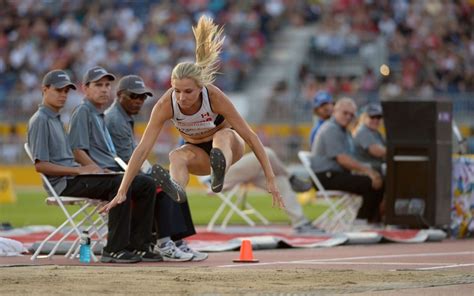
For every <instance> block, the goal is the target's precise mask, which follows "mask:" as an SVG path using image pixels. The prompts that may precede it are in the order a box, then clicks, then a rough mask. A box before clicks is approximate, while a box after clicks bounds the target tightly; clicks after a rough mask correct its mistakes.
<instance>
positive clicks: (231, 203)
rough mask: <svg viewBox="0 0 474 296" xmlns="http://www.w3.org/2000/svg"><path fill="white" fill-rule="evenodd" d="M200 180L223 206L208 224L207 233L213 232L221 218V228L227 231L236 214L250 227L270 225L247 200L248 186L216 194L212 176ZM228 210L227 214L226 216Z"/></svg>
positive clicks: (241, 185) (220, 206) (237, 186)
mask: <svg viewBox="0 0 474 296" xmlns="http://www.w3.org/2000/svg"><path fill="white" fill-rule="evenodd" d="M198 179H199V181H200V182H201V183H202V184H203V185H204V186H206V188H207V189H208V194H213V195H216V196H217V197H218V198H219V199H220V200H221V204H220V205H219V207H218V208H217V210H216V211H215V212H214V215H212V218H211V220H210V221H209V223H208V224H207V231H212V230H213V229H214V226H215V224H216V222H217V220H218V219H219V218H220V217H224V218H223V220H222V223H221V225H220V228H221V229H225V228H226V227H227V225H228V223H229V221H230V219H231V218H232V216H233V215H234V214H235V215H237V216H239V217H240V218H242V219H243V220H244V221H245V222H246V223H247V224H248V225H250V226H255V225H256V222H258V221H260V222H261V223H262V224H264V225H268V224H270V222H269V221H268V219H266V218H265V217H264V216H263V215H262V213H260V212H259V211H258V210H257V209H255V208H254V207H253V206H252V205H251V204H250V202H249V201H248V200H247V193H248V190H247V185H246V184H237V185H235V186H234V187H233V188H231V189H230V190H226V191H223V192H218V193H214V192H212V190H211V178H210V176H200V177H198ZM226 209H227V213H226V214H225V216H224V212H225V211H226ZM250 215H253V216H255V217H256V218H254V219H252V218H251V217H250Z"/></svg>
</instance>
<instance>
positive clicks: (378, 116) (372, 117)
mask: <svg viewBox="0 0 474 296" xmlns="http://www.w3.org/2000/svg"><path fill="white" fill-rule="evenodd" d="M369 117H370V119H378V120H380V119H382V116H380V115H374V116H369Z"/></svg>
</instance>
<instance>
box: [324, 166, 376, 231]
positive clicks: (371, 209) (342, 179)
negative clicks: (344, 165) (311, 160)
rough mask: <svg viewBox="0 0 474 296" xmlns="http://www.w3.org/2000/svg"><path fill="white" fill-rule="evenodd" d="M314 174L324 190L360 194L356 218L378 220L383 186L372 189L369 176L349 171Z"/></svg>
mask: <svg viewBox="0 0 474 296" xmlns="http://www.w3.org/2000/svg"><path fill="white" fill-rule="evenodd" d="M316 176H317V177H318V179H319V181H320V182H321V184H322V185H323V187H324V189H326V190H341V191H347V192H352V193H355V194H359V195H361V196H362V199H363V203H362V206H361V208H360V209H359V212H358V213H357V218H358V219H367V220H368V221H369V222H379V221H380V211H379V207H380V203H381V202H382V199H383V187H382V189H379V190H375V189H373V188H372V180H371V179H370V178H369V177H367V176H362V175H353V174H351V173H350V172H322V173H317V174H316Z"/></svg>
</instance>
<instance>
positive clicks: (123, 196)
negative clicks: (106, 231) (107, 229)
mask: <svg viewBox="0 0 474 296" xmlns="http://www.w3.org/2000/svg"><path fill="white" fill-rule="evenodd" d="M126 199H127V195H126V194H122V193H120V192H118V193H117V195H115V197H114V199H112V200H111V201H110V202H108V203H107V204H106V205H105V206H103V207H102V208H101V209H100V210H99V213H100V214H107V213H108V212H109V211H110V210H111V209H112V208H113V207H115V206H116V205H119V204H121V203H123V202H124V201H125V200H126Z"/></svg>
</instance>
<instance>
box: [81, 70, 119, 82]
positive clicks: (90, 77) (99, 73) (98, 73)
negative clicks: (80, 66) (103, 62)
mask: <svg viewBox="0 0 474 296" xmlns="http://www.w3.org/2000/svg"><path fill="white" fill-rule="evenodd" d="M105 76H108V77H109V78H110V80H115V76H114V75H113V74H111V73H109V72H107V70H105V69H104V68H102V67H99V66H95V67H92V68H90V69H89V70H87V72H86V74H85V75H84V78H83V79H82V83H84V84H88V83H91V82H94V81H97V80H99V79H101V78H103V77H105Z"/></svg>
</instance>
